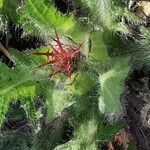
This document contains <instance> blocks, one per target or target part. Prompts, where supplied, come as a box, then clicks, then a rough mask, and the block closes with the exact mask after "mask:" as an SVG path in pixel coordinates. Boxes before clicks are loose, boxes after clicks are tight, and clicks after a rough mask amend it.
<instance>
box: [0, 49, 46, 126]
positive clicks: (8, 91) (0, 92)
mask: <svg viewBox="0 0 150 150" xmlns="http://www.w3.org/2000/svg"><path fill="white" fill-rule="evenodd" d="M12 55H13V56H14V58H15V62H16V66H15V67H14V68H8V66H6V65H5V64H3V63H2V62H1V63H0V70H1V72H0V79H1V80H0V125H1V124H2V122H3V120H4V117H5V113H6V112H7V109H8V107H9V104H10V102H12V101H15V100H17V99H20V100H23V102H24V104H25V105H26V107H27V111H28V112H27V113H28V115H29V117H31V118H34V119H35V112H34V108H33V103H34V101H33V100H34V97H35V95H36V81H41V80H43V81H44V80H45V79H46V78H45V77H43V73H44V71H42V72H41V70H40V69H39V70H35V69H33V67H35V66H34V63H33V62H32V60H31V59H30V58H28V57H27V55H25V54H21V53H19V52H16V51H15V50H13V51H12ZM27 99H28V100H27Z"/></svg>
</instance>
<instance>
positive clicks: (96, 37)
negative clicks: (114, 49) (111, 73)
mask: <svg viewBox="0 0 150 150" xmlns="http://www.w3.org/2000/svg"><path fill="white" fill-rule="evenodd" d="M90 40H91V49H90V51H91V52H89V59H90V60H91V61H94V62H97V61H102V60H105V59H107V58H108V53H107V45H106V44H105V43H104V41H103V34H102V32H99V31H97V32H93V33H91V39H90Z"/></svg>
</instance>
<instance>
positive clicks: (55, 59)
mask: <svg viewBox="0 0 150 150" xmlns="http://www.w3.org/2000/svg"><path fill="white" fill-rule="evenodd" d="M55 35H56V39H53V40H54V41H55V42H56V46H55V47H54V46H53V45H52V44H50V46H51V48H52V49H53V51H52V52H49V51H48V52H43V53H42V52H41V53H40V52H37V53H36V55H45V56H46V57H47V62H45V63H44V64H41V65H39V66H38V68H39V67H45V66H48V65H50V66H52V67H53V70H54V71H53V73H51V74H50V75H49V77H51V76H53V75H56V74H58V73H65V74H66V75H67V76H68V77H71V68H72V65H71V61H72V60H73V59H75V58H76V57H77V56H78V55H79V53H80V49H81V46H82V44H83V43H80V44H78V45H72V46H69V45H65V44H63V43H62V42H61V41H60V39H59V37H58V34H57V32H56V31H55Z"/></svg>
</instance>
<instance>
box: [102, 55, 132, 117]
mask: <svg viewBox="0 0 150 150" xmlns="http://www.w3.org/2000/svg"><path fill="white" fill-rule="evenodd" d="M129 61H130V58H124V59H120V60H118V59H117V60H114V62H115V63H114V64H113V63H112V67H111V69H110V70H109V71H107V72H106V73H104V74H101V75H100V76H99V82H100V85H101V87H100V94H101V96H100V98H99V110H100V112H101V113H103V114H105V115H114V114H116V113H117V114H118V113H120V111H121V104H120V96H121V94H122V92H123V84H124V80H125V77H126V76H127V74H128V72H129Z"/></svg>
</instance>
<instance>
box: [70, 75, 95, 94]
mask: <svg viewBox="0 0 150 150" xmlns="http://www.w3.org/2000/svg"><path fill="white" fill-rule="evenodd" d="M94 85H95V81H94V79H92V77H90V76H89V75H88V73H84V72H79V73H78V74H77V76H76V78H75V81H74V82H73V83H72V84H71V86H70V87H69V88H70V91H71V92H72V93H73V94H74V95H76V96H83V95H84V94H86V93H87V92H88V91H90V90H91V88H92V87H93V86H94Z"/></svg>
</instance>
